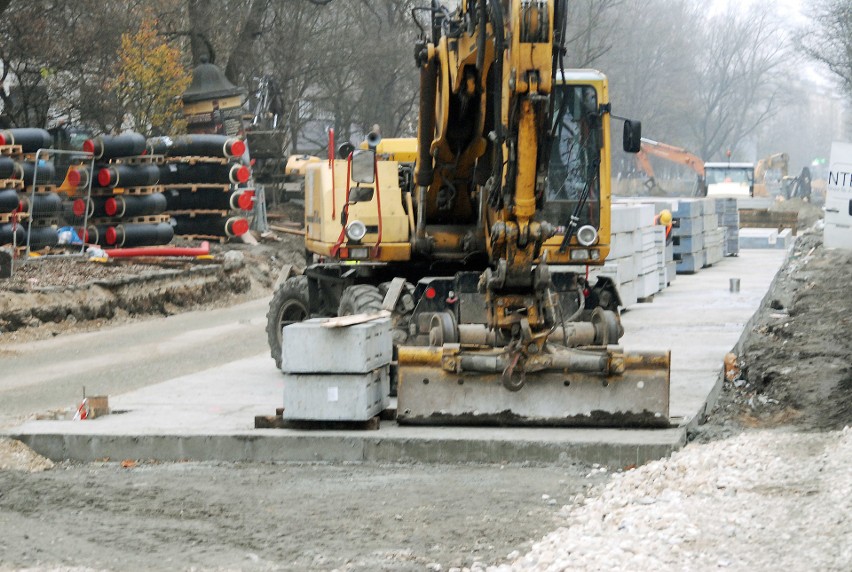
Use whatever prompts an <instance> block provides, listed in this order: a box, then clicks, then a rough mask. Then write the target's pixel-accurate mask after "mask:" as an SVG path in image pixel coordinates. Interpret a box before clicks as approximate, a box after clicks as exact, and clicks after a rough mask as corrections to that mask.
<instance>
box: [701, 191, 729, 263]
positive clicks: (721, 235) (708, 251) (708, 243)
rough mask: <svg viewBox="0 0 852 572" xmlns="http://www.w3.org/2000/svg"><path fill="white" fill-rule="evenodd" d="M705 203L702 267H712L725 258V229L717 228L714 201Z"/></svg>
mask: <svg viewBox="0 0 852 572" xmlns="http://www.w3.org/2000/svg"><path fill="white" fill-rule="evenodd" d="M717 200H718V199H710V200H709V201H708V202H707V203H705V209H706V210H705V213H704V267H707V266H713V265H714V264H716V263H717V262H719V261H721V260H722V259H723V258H724V257H725V229H724V227H720V226H719V218H718V215H717V214H716V212H715V211H716V201H717Z"/></svg>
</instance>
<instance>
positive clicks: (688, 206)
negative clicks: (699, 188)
mask: <svg viewBox="0 0 852 572" xmlns="http://www.w3.org/2000/svg"><path fill="white" fill-rule="evenodd" d="M705 203H706V199H682V200H678V201H676V202H675V203H674V204H672V208H673V209H674V210H673V211H672V215H673V216H674V217H675V218H693V217H700V216H703V215H704V205H705Z"/></svg>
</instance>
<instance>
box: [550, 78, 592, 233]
mask: <svg viewBox="0 0 852 572" xmlns="http://www.w3.org/2000/svg"><path fill="white" fill-rule="evenodd" d="M554 98H555V100H554V107H553V125H552V134H553V142H552V145H551V149H550V165H549V170H548V177H547V190H546V192H545V196H544V198H543V199H544V200H543V203H544V204H543V208H542V209H541V217H540V218H541V219H542V220H546V221H548V222H550V223H553V224H556V225H565V224H566V223H567V221H568V219H569V218H570V216H571V215H572V214H573V213H574V210H575V209H576V207H577V204H578V203H579V202H580V197H581V196H583V194H584V193H588V196H587V198H586V200H585V202H584V203H583V208H582V209H581V211H580V212H579V218H580V222H579V225H578V226H582V225H586V224H591V225H593V226H594V227H595V228H599V227H600V161H601V148H602V146H603V128H602V124H601V119H600V114H599V112H598V95H597V92H596V91H595V88H594V87H593V86H591V85H556V86H554Z"/></svg>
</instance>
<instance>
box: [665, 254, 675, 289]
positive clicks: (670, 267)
mask: <svg viewBox="0 0 852 572" xmlns="http://www.w3.org/2000/svg"><path fill="white" fill-rule="evenodd" d="M676 277H677V262H675V261H674V260H672V261H671V262H667V263H666V280H667V281H668V283H669V284H671V283H672V282H674V279H675V278H676Z"/></svg>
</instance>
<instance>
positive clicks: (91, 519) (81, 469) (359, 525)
mask: <svg viewBox="0 0 852 572" xmlns="http://www.w3.org/2000/svg"><path fill="white" fill-rule="evenodd" d="M585 475H586V472H585V471H584V470H583V469H581V468H578V467H519V466H505V467H500V466H496V467H494V466H422V465H379V466H376V465H337V466H329V465H213V464H197V463H186V464H165V465H152V464H139V465H136V466H133V467H132V468H122V466H121V464H118V463H95V464H91V465H70V464H60V465H58V466H57V467H54V468H53V469H52V470H49V471H44V472H37V473H26V472H19V471H0V491H2V495H1V496H0V513H2V514H3V515H4V517H3V518H2V519H0V570H2V569H19V568H30V569H37V570H50V569H57V568H61V569H66V568H64V567H70V566H81V567H86V568H91V569H95V570H190V569H198V570H293V571H297V570H298V571H301V570H332V569H339V570H412V571H414V570H429V569H430V565H433V566H432V569H437V568H436V566H437V565H441V566H442V567H443V569H444V570H447V569H448V568H449V567H452V566H457V567H462V566H465V567H470V566H473V565H474V564H475V563H477V562H479V563H483V564H482V565H483V566H484V563H489V562H498V561H504V560H505V556H506V555H508V554H510V553H511V552H513V551H517V550H523V551H525V550H527V549H529V547H530V545H531V541H530V539H534V538H540V537H541V536H542V535H543V534H545V533H547V532H548V531H550V530H552V529H554V528H555V527H556V526H557V525H558V522H559V521H560V520H561V518H560V517H559V514H558V511H559V507H560V506H561V505H562V504H563V503H565V502H567V501H568V499H569V498H571V497H572V496H575V495H577V494H582V493H583V492H584V491H585V490H587V487H589V486H593V485H596V484H600V483H601V482H603V480H604V476H603V475H598V474H595V475H592V476H590V477H588V478H586V476H585Z"/></svg>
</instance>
